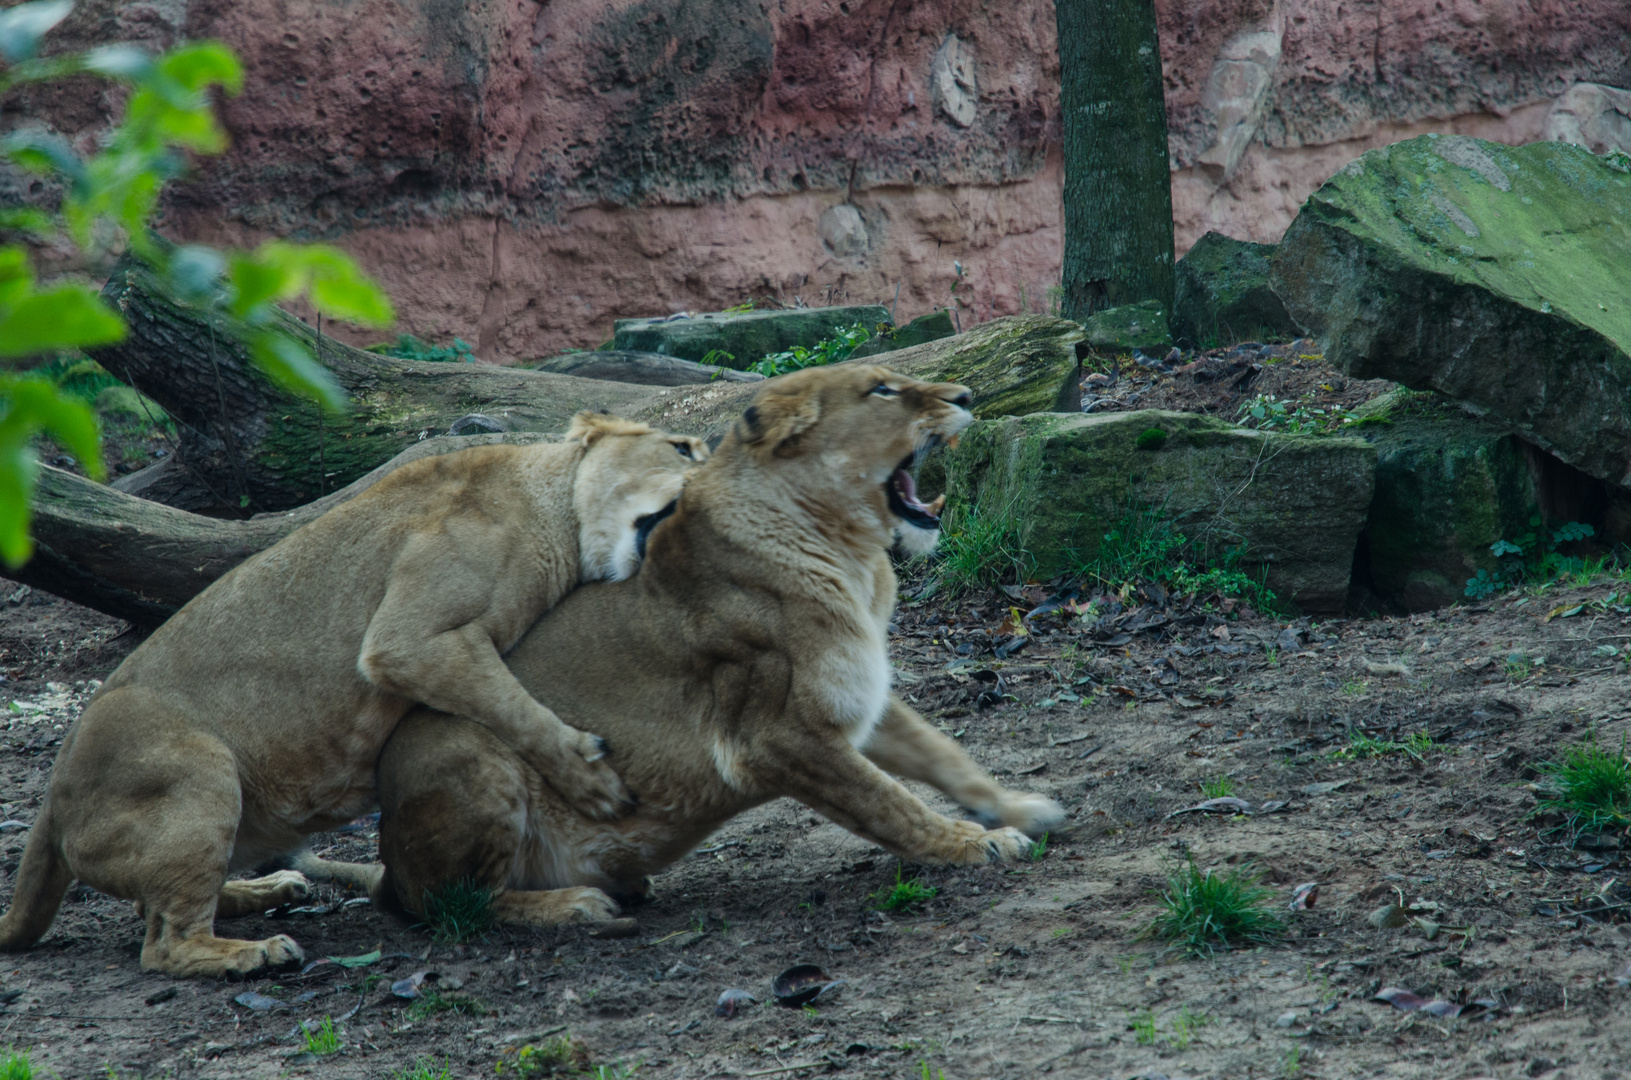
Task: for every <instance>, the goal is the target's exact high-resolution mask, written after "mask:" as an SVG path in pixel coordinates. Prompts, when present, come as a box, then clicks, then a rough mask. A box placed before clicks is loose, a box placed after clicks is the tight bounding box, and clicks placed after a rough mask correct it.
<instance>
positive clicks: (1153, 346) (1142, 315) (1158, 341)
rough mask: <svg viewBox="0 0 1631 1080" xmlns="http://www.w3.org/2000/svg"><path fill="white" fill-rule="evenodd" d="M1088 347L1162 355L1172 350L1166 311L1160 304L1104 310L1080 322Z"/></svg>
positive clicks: (1145, 303) (1103, 350)
mask: <svg viewBox="0 0 1631 1080" xmlns="http://www.w3.org/2000/svg"><path fill="white" fill-rule="evenodd" d="M1082 331H1083V332H1084V333H1085V334H1086V335H1087V343H1088V345H1089V346H1091V347H1092V348H1093V349H1096V350H1098V351H1099V352H1112V353H1114V352H1131V351H1132V350H1134V349H1138V350H1140V351H1141V352H1145V353H1149V354H1152V355H1153V354H1155V353H1165V352H1166V351H1167V350H1168V349H1170V348H1172V331H1171V330H1169V329H1168V328H1167V310H1166V308H1165V307H1164V306H1163V305H1162V304H1161V302H1160V301H1159V300H1143V301H1140V302H1139V303H1136V304H1123V305H1121V306H1120V307H1113V308H1105V309H1104V310H1103V311H1099V312H1095V313H1094V314H1092V315H1089V316H1088V317H1087V318H1085V319H1083V320H1082Z"/></svg>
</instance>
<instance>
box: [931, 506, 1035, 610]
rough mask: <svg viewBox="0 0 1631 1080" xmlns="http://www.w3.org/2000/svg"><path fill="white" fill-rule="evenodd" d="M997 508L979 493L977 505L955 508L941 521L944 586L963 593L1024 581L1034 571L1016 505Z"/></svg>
mask: <svg viewBox="0 0 1631 1080" xmlns="http://www.w3.org/2000/svg"><path fill="white" fill-rule="evenodd" d="M1016 501H1017V500H1011V501H1009V502H1008V503H1006V504H1004V505H1001V506H998V505H994V504H993V503H992V502H990V501H989V497H988V494H987V492H985V491H982V492H981V493H980V498H979V501H978V502H977V503H976V504H975V505H974V506H961V505H952V506H951V507H949V508H948V509H947V510H946V513H945V514H944V515H943V516H942V518H941V524H940V543H939V546H938V551H939V561H938V562H937V564H936V566H937V570H938V576H939V581H940V583H941V585H943V586H945V587H946V588H947V589H948V590H949V591H951V592H953V593H964V592H968V591H970V590H972V589H976V588H979V587H981V586H985V585H995V584H997V583H999V582H1001V581H1002V580H1003V579H1004V578H1008V577H1013V578H1015V579H1017V580H1019V581H1024V580H1025V578H1026V577H1027V576H1028V575H1029V572H1030V568H1031V556H1030V554H1029V553H1028V552H1027V551H1026V550H1025V545H1024V542H1023V539H1022V533H1021V527H1020V520H1019V515H1018V513H1017V512H1016V511H1015V509H1014V505H1015V502H1016Z"/></svg>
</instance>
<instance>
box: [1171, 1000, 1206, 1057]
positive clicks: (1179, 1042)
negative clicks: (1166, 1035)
mask: <svg viewBox="0 0 1631 1080" xmlns="http://www.w3.org/2000/svg"><path fill="white" fill-rule="evenodd" d="M1211 1022H1212V1018H1211V1017H1210V1016H1208V1015H1206V1014H1205V1013H1192V1012H1190V1011H1189V1006H1188V1005H1185V1006H1184V1007H1183V1008H1181V1009H1179V1010H1178V1018H1177V1019H1176V1020H1174V1021H1173V1022H1172V1038H1171V1039H1169V1040H1167V1041H1168V1042H1170V1043H1172V1045H1173V1046H1174V1047H1175V1048H1176V1049H1179V1050H1187V1049H1189V1044H1190V1043H1192V1042H1194V1041H1195V1032H1197V1031H1199V1030H1200V1029H1201V1028H1203V1027H1205V1026H1206V1025H1207V1024H1210V1023H1211Z"/></svg>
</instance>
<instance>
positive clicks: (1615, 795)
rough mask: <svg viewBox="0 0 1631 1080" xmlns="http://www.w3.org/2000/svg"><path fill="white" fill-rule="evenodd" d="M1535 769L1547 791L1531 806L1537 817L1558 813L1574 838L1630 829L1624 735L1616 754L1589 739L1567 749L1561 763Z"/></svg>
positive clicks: (1630, 774) (1629, 768)
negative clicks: (1538, 815) (1628, 827)
mask: <svg viewBox="0 0 1631 1080" xmlns="http://www.w3.org/2000/svg"><path fill="white" fill-rule="evenodd" d="M1537 768H1538V769H1539V770H1540V774H1541V777H1542V780H1541V784H1542V786H1543V787H1544V788H1545V789H1546V790H1547V792H1548V794H1547V796H1546V797H1544V798H1542V799H1541V800H1540V802H1539V804H1538V805H1537V806H1536V807H1535V812H1536V813H1537V814H1544V813H1558V814H1562V815H1563V821H1564V826H1565V827H1566V828H1567V829H1568V830H1569V832H1570V833H1572V834H1573V835H1575V836H1580V835H1582V834H1584V833H1593V832H1601V831H1603V830H1604V829H1624V828H1626V827H1627V826H1631V762H1628V761H1627V760H1626V741H1625V737H1624V736H1621V738H1620V749H1619V751H1618V752H1614V751H1608V750H1604V749H1603V748H1602V747H1601V746H1599V745H1598V744H1597V740H1596V739H1595V738H1592V739H1589V740H1587V741H1586V742H1583V743H1579V744H1577V745H1575V746H1571V747H1570V748H1569V749H1568V750H1567V751H1565V752H1564V754H1563V760H1562V761H1548V762H1543V763H1542V764H1540V765H1539V766H1537Z"/></svg>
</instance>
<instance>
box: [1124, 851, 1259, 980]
mask: <svg viewBox="0 0 1631 1080" xmlns="http://www.w3.org/2000/svg"><path fill="white" fill-rule="evenodd" d="M1273 897H1274V890H1272V889H1270V888H1267V887H1265V886H1264V885H1262V884H1260V883H1259V881H1258V878H1257V876H1256V875H1255V874H1253V873H1251V872H1250V871H1247V870H1242V869H1239V868H1237V869H1233V870H1230V871H1229V873H1227V874H1223V875H1219V874H1214V873H1212V872H1211V871H1210V870H1207V871H1202V870H1201V869H1200V868H1198V867H1197V866H1196V865H1195V863H1194V861H1193V860H1191V861H1189V862H1186V863H1185V864H1183V865H1182V866H1181V867H1179V868H1177V869H1175V870H1174V871H1173V872H1172V873H1171V874H1170V875H1169V876H1168V877H1167V888H1166V891H1165V892H1163V893H1162V894H1161V907H1162V910H1161V912H1160V913H1159V914H1157V915H1156V916H1155V918H1154V919H1151V920H1150V922H1149V923H1148V924H1146V925H1145V927H1144V929H1143V930H1142V931H1141V935H1140V936H1143V937H1148V938H1155V939H1157V940H1160V941H1167V942H1170V943H1172V944H1174V945H1178V946H1181V947H1182V948H1183V950H1184V952H1185V953H1187V954H1189V955H1190V956H1210V955H1212V954H1213V953H1214V952H1216V951H1217V949H1218V948H1220V947H1221V948H1226V949H1227V948H1231V947H1234V946H1237V945H1255V944H1260V943H1262V942H1266V941H1272V940H1274V938H1276V937H1277V936H1278V935H1279V933H1280V931H1281V930H1282V929H1283V925H1284V924H1282V923H1281V921H1280V919H1279V917H1278V916H1277V915H1275V914H1274V913H1273V912H1272V911H1271V910H1270V909H1269V904H1270V903H1271V902H1272V900H1273Z"/></svg>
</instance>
